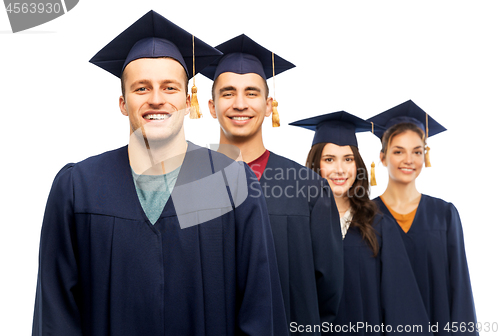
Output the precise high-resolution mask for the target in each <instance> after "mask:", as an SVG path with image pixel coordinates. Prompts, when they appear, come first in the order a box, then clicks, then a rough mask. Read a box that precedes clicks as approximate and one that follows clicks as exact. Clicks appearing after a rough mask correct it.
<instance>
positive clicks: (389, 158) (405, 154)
mask: <svg viewBox="0 0 500 336" xmlns="http://www.w3.org/2000/svg"><path fill="white" fill-rule="evenodd" d="M380 159H381V161H382V163H383V164H384V166H386V167H387V169H388V170H389V178H390V179H391V181H393V182H397V183H403V184H408V183H411V182H414V181H415V179H416V178H417V176H418V175H420V172H421V171H422V167H423V164H424V142H423V140H422V138H421V136H420V135H419V134H417V133H416V132H413V131H405V132H403V133H400V134H398V135H395V136H394V137H392V139H391V141H390V142H389V144H388V148H387V151H386V154H385V155H384V154H383V153H381V155H380Z"/></svg>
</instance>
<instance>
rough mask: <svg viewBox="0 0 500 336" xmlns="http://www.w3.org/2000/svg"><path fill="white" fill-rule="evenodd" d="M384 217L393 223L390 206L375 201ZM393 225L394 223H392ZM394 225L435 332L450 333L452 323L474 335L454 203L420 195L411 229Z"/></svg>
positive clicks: (439, 333)
mask: <svg viewBox="0 0 500 336" xmlns="http://www.w3.org/2000/svg"><path fill="white" fill-rule="evenodd" d="M374 201H375V202H376V203H377V205H378V206H379V208H380V210H381V211H382V212H383V213H384V215H385V216H387V217H389V218H390V219H391V222H392V223H395V220H394V218H393V217H392V215H391V213H390V211H389V209H387V207H386V206H385V204H384V202H382V200H381V199H380V197H377V198H376V199H375V200H374ZM394 225H397V223H395V224H394ZM397 228H398V230H399V232H400V236H401V237H402V238H403V242H404V244H405V247H406V251H407V253H408V256H409V258H410V263H411V265H412V268H413V271H414V273H415V277H416V280H417V284H418V287H419V289H420V294H421V296H422V299H423V302H424V305H425V307H426V309H427V312H428V315H429V318H430V322H431V324H432V325H433V326H435V325H436V324H437V326H438V331H437V332H436V333H435V335H445V334H449V332H448V331H446V330H445V328H446V327H448V328H450V329H451V328H452V327H453V323H454V322H455V325H458V326H459V327H460V324H462V325H463V326H466V327H467V328H466V329H467V330H465V331H464V332H460V329H458V330H459V334H460V335H477V332H475V331H474V328H472V324H474V325H475V323H476V314H475V309H474V300H473V297H472V289H471V284H470V279H469V269H468V267H467V258H466V256H465V248H464V238H463V231H462V224H461V222H460V217H459V215H458V211H457V209H456V208H455V206H454V205H453V204H451V203H448V202H445V201H443V200H441V199H438V198H434V197H431V196H428V195H424V194H422V197H421V199H420V203H419V205H418V208H417V212H416V214H415V218H414V220H413V223H412V225H411V227H410V230H409V231H408V232H407V233H405V232H404V231H403V230H402V229H401V227H399V225H397Z"/></svg>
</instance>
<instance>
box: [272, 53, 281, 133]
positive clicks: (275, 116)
mask: <svg viewBox="0 0 500 336" xmlns="http://www.w3.org/2000/svg"><path fill="white" fill-rule="evenodd" d="M272 55H273V56H272V58H273V91H274V97H276V86H275V84H274V78H275V76H274V53H272ZM272 119H273V127H280V115H279V114H278V102H277V101H276V100H273V116H272Z"/></svg>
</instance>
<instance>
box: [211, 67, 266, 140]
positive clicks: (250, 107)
mask: <svg viewBox="0 0 500 336" xmlns="http://www.w3.org/2000/svg"><path fill="white" fill-rule="evenodd" d="M213 93H214V94H213V99H211V100H210V101H209V103H208V106H209V108H210V114H211V115H212V116H213V117H214V118H217V119H218V120H219V124H220V127H221V142H228V143H234V142H244V141H250V140H252V139H255V138H258V137H262V122H263V121H264V118H265V117H268V116H270V115H271V112H272V101H273V100H272V98H267V97H266V96H267V88H266V82H265V81H264V79H263V78H262V77H261V76H259V75H257V74H254V73H247V74H243V75H240V74H236V73H233V72H224V73H222V74H220V75H219V77H217V79H216V81H215V83H214V88H213ZM224 140H226V141H224Z"/></svg>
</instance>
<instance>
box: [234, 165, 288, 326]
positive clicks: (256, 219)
mask: <svg viewBox="0 0 500 336" xmlns="http://www.w3.org/2000/svg"><path fill="white" fill-rule="evenodd" d="M245 168H246V176H247V180H248V183H249V194H248V197H247V199H246V200H245V201H244V202H243V203H242V204H241V205H240V206H238V207H236V209H235V212H236V214H235V216H236V221H237V223H236V225H237V244H238V245H237V253H236V257H237V267H238V270H237V274H238V275H237V277H238V292H239V294H238V296H239V300H240V302H241V303H240V305H239V311H238V315H237V325H238V329H239V332H241V333H242V334H244V335H256V336H260V335H283V336H285V335H288V328H287V323H286V315H285V308H284V304H283V297H282V294H281V287H280V281H279V275H278V265H277V261H276V255H275V250H274V243H273V237H272V233H271V225H270V222H269V215H268V212H267V206H266V201H265V198H264V196H263V193H262V189H261V187H260V183H259V181H258V180H257V178H256V177H255V175H254V174H253V173H252V171H251V170H250V168H249V167H248V166H247V165H245ZM250 183H252V184H251V186H250Z"/></svg>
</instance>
